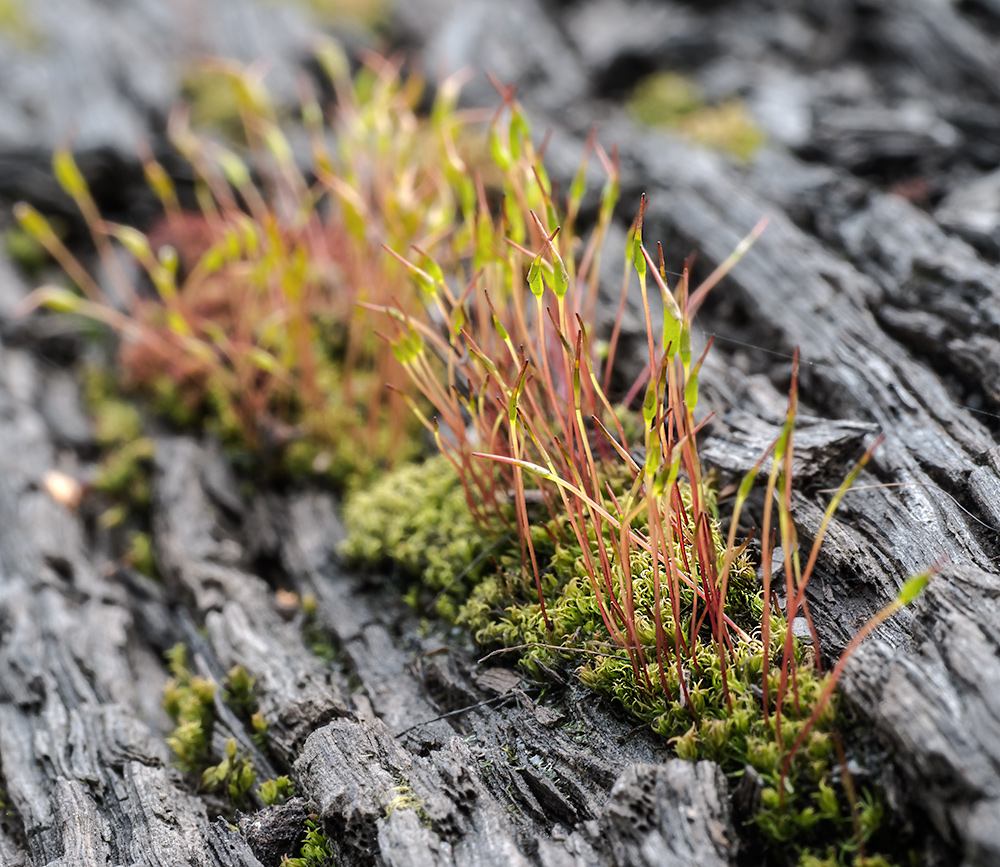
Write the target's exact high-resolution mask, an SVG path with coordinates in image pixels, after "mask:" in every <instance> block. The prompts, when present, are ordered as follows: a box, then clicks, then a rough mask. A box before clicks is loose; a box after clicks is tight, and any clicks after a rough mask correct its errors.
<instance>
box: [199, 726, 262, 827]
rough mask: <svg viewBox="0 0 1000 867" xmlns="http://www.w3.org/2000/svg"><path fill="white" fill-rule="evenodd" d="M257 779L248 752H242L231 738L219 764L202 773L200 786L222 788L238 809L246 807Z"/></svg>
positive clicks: (213, 789) (207, 789)
mask: <svg viewBox="0 0 1000 867" xmlns="http://www.w3.org/2000/svg"><path fill="white" fill-rule="evenodd" d="M256 779H257V775H256V772H255V771H254V769H253V763H252V762H251V761H250V756H249V755H248V754H241V753H240V752H239V749H238V748H237V746H236V741H235V740H234V739H233V738H230V739H229V741H228V742H227V743H226V754H225V756H223V758H222V761H221V762H219V764H217V765H213V766H211V767H209V768H205V770H204V772H203V773H202V775H201V782H200V788H201V789H202V790H203V791H206V792H217V791H219V790H222V791H223V792H224V793H225V794H226V796H227V797H228V799H229V803H230V804H231V805H232V807H233V808H234V809H236V810H243V809H246V807H247V805H248V803H249V797H250V791H251V790H252V789H253V785H254V782H255V781H256Z"/></svg>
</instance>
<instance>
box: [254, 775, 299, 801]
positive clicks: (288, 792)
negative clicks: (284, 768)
mask: <svg viewBox="0 0 1000 867" xmlns="http://www.w3.org/2000/svg"><path fill="white" fill-rule="evenodd" d="M257 794H258V795H260V799H261V800H262V801H263V802H264V803H265V804H267V806H269V807H271V806H280V805H281V804H284V803H286V802H287V801H288V800H289V799H290V798H292V797H294V796H295V786H294V785H293V784H292V781H291V780H290V779H289V778H288V777H285V776H281V777H276V778H275V779H273V780H265V781H264V782H263V783H261V784H260V788H258V789H257Z"/></svg>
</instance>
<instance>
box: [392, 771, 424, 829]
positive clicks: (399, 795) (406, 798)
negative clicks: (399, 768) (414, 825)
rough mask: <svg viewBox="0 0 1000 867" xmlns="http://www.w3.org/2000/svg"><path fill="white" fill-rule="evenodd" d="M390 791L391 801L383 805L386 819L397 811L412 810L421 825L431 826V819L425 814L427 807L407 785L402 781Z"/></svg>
mask: <svg viewBox="0 0 1000 867" xmlns="http://www.w3.org/2000/svg"><path fill="white" fill-rule="evenodd" d="M390 791H391V793H392V796H393V797H392V800H390V801H389V803H388V804H386V805H385V817H386V818H387V819H388V818H389V816H391V815H392V814H393V813H396V812H398V811H399V810H413V812H415V813H416V814H417V818H419V819H420V821H421V823H422V824H424V825H427V826H429V825H430V824H431V817H430V814H429V813H428V812H427V807H426V805H425V804H424V801H423V799H422V798H420V797H419V796H418V795H417V794H416V793H415V792H414V791H413V789H412V788H410V785H409V783H407V782H406V781H405V780H404V781H403V782H401V783H400V784H399V785H398V786H394V787H393V788H392V789H391V790H390Z"/></svg>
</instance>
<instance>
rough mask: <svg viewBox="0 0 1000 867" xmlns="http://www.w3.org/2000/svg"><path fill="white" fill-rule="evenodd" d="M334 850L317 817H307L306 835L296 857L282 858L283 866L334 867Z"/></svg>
mask: <svg viewBox="0 0 1000 867" xmlns="http://www.w3.org/2000/svg"><path fill="white" fill-rule="evenodd" d="M335 863H336V862H335V861H334V858H333V850H332V849H331V848H330V842H329V840H327V838H326V834H324V833H323V830H322V828H320V826H319V824H318V823H317V822H316V820H315V819H313V818H310V819H306V829H305V836H304V837H303V839H302V844H301V845H300V846H299V854H298V855H297V856H296V857H295V858H289V857H288V856H287V855H285V856H283V857H282V859H281V865H282V867H334V864H335Z"/></svg>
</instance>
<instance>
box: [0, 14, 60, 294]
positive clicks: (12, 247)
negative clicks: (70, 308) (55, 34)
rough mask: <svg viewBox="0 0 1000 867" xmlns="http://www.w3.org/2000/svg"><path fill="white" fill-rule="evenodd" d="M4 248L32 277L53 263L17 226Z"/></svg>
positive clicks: (9, 232)
mask: <svg viewBox="0 0 1000 867" xmlns="http://www.w3.org/2000/svg"><path fill="white" fill-rule="evenodd" d="M0 3H2V0H0ZM2 9H3V7H2V5H0V32H2V29H3V21H2V19H3V11H2ZM3 246H4V250H5V251H6V253H7V256H8V257H9V258H10V260H11V261H12V262H15V263H16V264H17V265H18V267H19V268H20V269H21V270H22V271H23V272H24V273H25V274H27V275H29V276H31V277H35V276H37V275H38V274H39V273H40V272H41V270H42V269H43V268H44V267H45V266H46V265H47V264H49V262H51V261H52V259H51V257H50V256H49V254H48V252H46V250H45V247H43V246H42V245H41V244H40V243H39V242H38V241H37V240H36V239H35V238H33V237H32V236H31V235H29V234H28V233H27V232H25V231H24V230H23V229H20V228H17V227H15V226H12V227H10V228H9V229H7V230H6V231H5V232H4V233H3Z"/></svg>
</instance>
